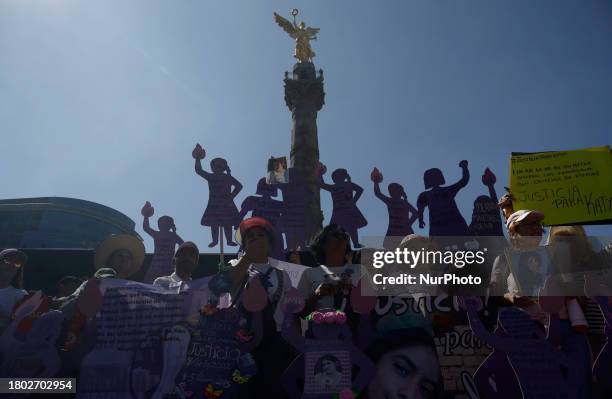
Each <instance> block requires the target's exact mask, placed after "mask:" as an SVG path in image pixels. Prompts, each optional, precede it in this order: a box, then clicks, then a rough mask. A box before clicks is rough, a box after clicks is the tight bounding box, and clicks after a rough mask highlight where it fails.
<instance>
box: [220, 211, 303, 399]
mask: <svg viewBox="0 0 612 399" xmlns="http://www.w3.org/2000/svg"><path fill="white" fill-rule="evenodd" d="M274 237H275V236H274V228H273V227H272V224H271V223H270V222H268V221H267V220H265V219H263V218H259V217H252V218H249V219H245V220H244V221H242V223H240V226H239V227H238V231H237V232H236V241H237V242H238V243H239V244H240V245H241V246H242V249H243V250H244V255H243V256H242V257H241V258H240V260H239V261H238V262H237V263H236V264H235V266H233V268H232V269H231V271H230V274H229V275H230V278H231V281H232V289H231V305H230V306H232V307H237V308H238V309H240V310H242V311H243V313H244V314H245V317H246V318H247V320H249V323H248V324H251V322H252V317H253V314H252V312H251V311H249V309H253V307H257V306H256V303H261V305H262V306H261V309H262V310H261V315H262V319H263V334H262V339H261V342H260V344H259V345H258V346H257V348H255V350H254V351H253V352H252V355H253V358H254V359H255V363H256V365H257V369H258V372H257V375H256V376H255V377H253V378H252V379H251V380H250V381H249V383H248V384H245V385H247V386H246V387H245V389H244V391H243V392H244V393H247V392H248V394H246V396H247V397H259V396H257V395H261V394H262V393H264V395H265V396H266V397H270V398H280V397H283V396H284V394H283V390H282V388H281V387H280V384H278V378H279V377H280V375H281V374H282V373H283V372H284V371H285V369H286V368H287V366H288V365H289V364H290V362H291V361H292V360H293V358H294V357H295V354H294V351H293V350H292V348H291V347H289V345H288V344H287V343H286V342H285V341H284V340H283V339H282V337H281V334H280V331H281V330H282V327H283V320H284V313H283V311H282V309H281V306H280V304H281V303H282V301H283V298H284V297H285V295H286V293H287V291H288V290H290V289H291V279H290V278H289V274H287V272H286V271H284V270H280V269H278V268H276V267H273V266H272V265H271V261H270V258H269V256H270V254H271V253H272V248H273V245H274ZM258 285H259V286H261V287H262V288H263V290H261V294H262V295H261V296H262V297H253V296H252V295H250V296H249V297H247V292H246V291H251V292H254V290H245V288H247V287H249V288H250V287H252V286H258ZM249 395H255V396H249Z"/></svg>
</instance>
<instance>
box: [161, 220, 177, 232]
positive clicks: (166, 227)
mask: <svg viewBox="0 0 612 399" xmlns="http://www.w3.org/2000/svg"><path fill="white" fill-rule="evenodd" d="M157 227H158V228H159V231H163V232H168V231H170V229H172V228H173V227H174V219H172V218H171V217H170V216H162V217H160V218H159V219H157Z"/></svg>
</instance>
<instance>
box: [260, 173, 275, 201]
mask: <svg viewBox="0 0 612 399" xmlns="http://www.w3.org/2000/svg"><path fill="white" fill-rule="evenodd" d="M255 194H257V195H268V196H270V197H276V196H277V195H278V188H276V186H274V185H272V184H268V183H266V178H265V177H262V178H261V179H259V181H258V182H257V191H256V192H255Z"/></svg>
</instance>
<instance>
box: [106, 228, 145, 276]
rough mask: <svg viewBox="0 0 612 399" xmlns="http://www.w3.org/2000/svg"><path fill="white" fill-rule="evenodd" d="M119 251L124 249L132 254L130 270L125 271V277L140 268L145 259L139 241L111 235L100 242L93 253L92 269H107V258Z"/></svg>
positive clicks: (134, 238)
mask: <svg viewBox="0 0 612 399" xmlns="http://www.w3.org/2000/svg"><path fill="white" fill-rule="evenodd" d="M119 249H125V250H127V251H129V252H130V253H131V254H132V267H131V270H126V276H131V275H133V274H134V273H136V272H137V271H138V270H139V269H140V267H141V266H142V262H143V260H144V257H145V247H144V244H143V243H142V241H141V240H139V239H138V238H137V237H135V236H133V235H129V234H118V235H111V236H110V237H108V238H107V239H106V240H104V241H102V242H101V243H100V245H98V247H97V248H96V249H95V252H94V267H95V269H96V270H98V269H101V268H103V267H107V265H106V262H107V261H108V258H109V256H111V254H112V253H113V252H115V251H117V250H119Z"/></svg>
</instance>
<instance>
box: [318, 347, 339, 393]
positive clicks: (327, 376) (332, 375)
mask: <svg viewBox="0 0 612 399" xmlns="http://www.w3.org/2000/svg"><path fill="white" fill-rule="evenodd" d="M314 378H315V382H316V384H317V385H319V386H321V387H324V388H325V389H328V388H329V387H334V386H336V385H338V384H339V383H340V380H341V379H342V364H341V363H340V360H338V358H337V357H336V356H333V355H329V354H328V355H323V356H321V357H320V358H319V360H317V363H316V364H315V367H314Z"/></svg>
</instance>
